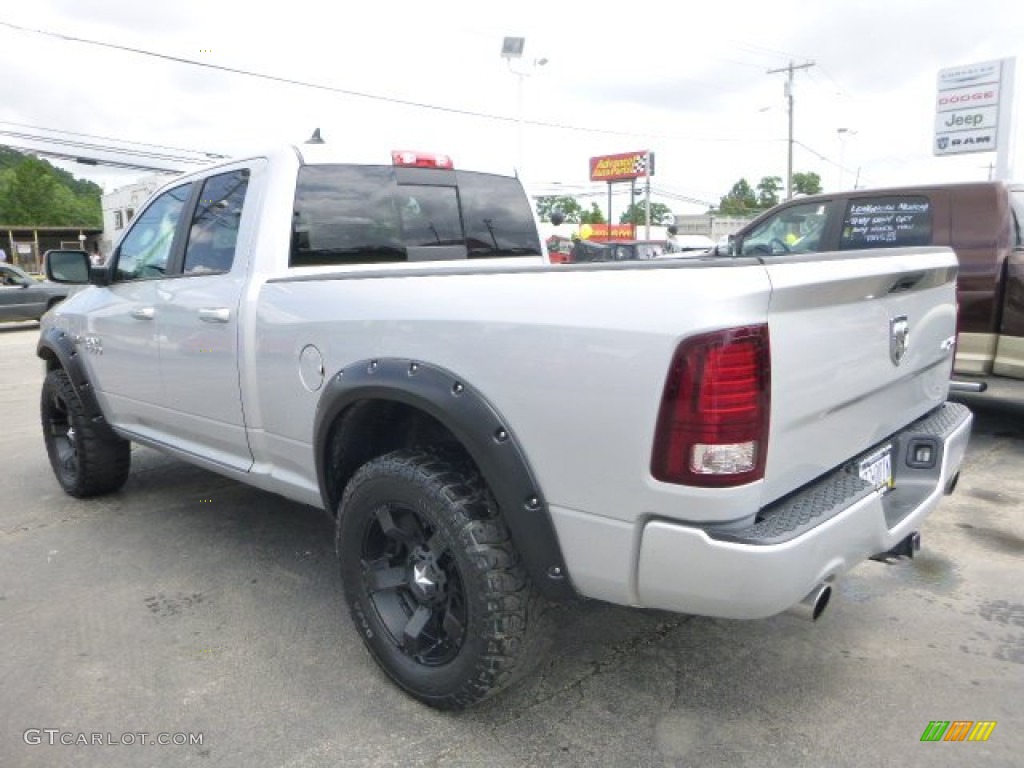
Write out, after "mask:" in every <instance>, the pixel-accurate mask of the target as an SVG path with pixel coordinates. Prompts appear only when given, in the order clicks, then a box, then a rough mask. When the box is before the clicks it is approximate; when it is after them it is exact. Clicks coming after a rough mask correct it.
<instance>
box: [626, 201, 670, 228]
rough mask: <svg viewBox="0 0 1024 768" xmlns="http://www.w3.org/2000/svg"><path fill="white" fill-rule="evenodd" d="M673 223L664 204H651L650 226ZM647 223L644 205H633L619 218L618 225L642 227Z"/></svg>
mask: <svg viewBox="0 0 1024 768" xmlns="http://www.w3.org/2000/svg"><path fill="white" fill-rule="evenodd" d="M674 221H675V216H674V215H673V213H672V211H671V209H669V207H668V206H667V205H665V204H664V203H651V224H654V225H655V226H661V225H668V224H671V223H673V222H674ZM646 222H647V212H646V208H645V205H644V203H642V202H641V203H633V204H632V205H631V206H629V208H627V209H626V212H625V213H623V214H622V216H620V217H619V224H635V225H637V226H640V225H643V224H645V223H646Z"/></svg>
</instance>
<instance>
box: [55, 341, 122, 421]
mask: <svg viewBox="0 0 1024 768" xmlns="http://www.w3.org/2000/svg"><path fill="white" fill-rule="evenodd" d="M36 355H37V356H38V357H40V358H42V359H43V360H46V361H47V364H48V365H49V358H50V357H51V356H52V357H54V358H56V360H57V363H58V365H59V366H60V367H61V368H63V369H64V372H65V373H66V374H67V375H68V379H69V380H70V381H71V386H72V387H74V389H75V392H76V393H77V394H78V398H79V399H80V400H81V401H82V408H83V409H84V410H85V415H86V418H88V419H89V421H91V422H92V423H93V424H94V425H95V426H96V428H97V429H98V430H99V431H100V432H99V434H100V435H101V436H103V437H110V438H116V437H119V435H118V434H117V433H116V432H115V431H114V429H113V428H112V427H111V426H110V424H108V423H107V417H106V416H104V415H103V411H102V410H101V409H100V404H99V401H98V400H97V399H96V392H95V391H94V390H93V387H92V382H91V381H89V376H88V374H87V373H86V371H85V365H84V364H83V363H82V358H81V355H79V354H78V347H77V346H76V345H75V340H74V338H73V337H72V336H69V335H68V334H67V333H66V332H64V331H62V330H61V329H60V328H49V329H48V330H46V331H44V332H43V334H42V336H40V338H39V343H38V344H37V345H36Z"/></svg>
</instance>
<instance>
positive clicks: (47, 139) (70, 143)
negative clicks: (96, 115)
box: [0, 130, 210, 164]
mask: <svg viewBox="0 0 1024 768" xmlns="http://www.w3.org/2000/svg"><path fill="white" fill-rule="evenodd" d="M0 136H12V137H14V138H16V139H22V140H27V141H41V142H44V143H47V144H58V145H60V146H66V147H74V148H78V149H91V150H98V151H100V152H111V153H113V154H119V155H125V156H129V157H142V158H146V159H149V160H169V161H171V162H178V163H197V164H204V163H208V162H210V160H209V158H203V159H199V158H194V157H181V156H178V155H167V154H162V153H158V152H142V151H139V150H135V149H125V148H122V147H111V146H105V145H103V144H89V143H85V142H81V141H74V140H71V139H59V138H54V137H51V136H38V135H34V134H31V133H20V132H17V131H4V130H0Z"/></svg>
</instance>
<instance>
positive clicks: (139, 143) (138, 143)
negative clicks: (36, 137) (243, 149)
mask: <svg viewBox="0 0 1024 768" xmlns="http://www.w3.org/2000/svg"><path fill="white" fill-rule="evenodd" d="M0 125H13V126H14V127H15V128H28V129H29V130H33V131H49V132H50V133H62V134H64V135H66V136H81V137H83V138H86V139H100V140H101V141H116V142H118V143H119V144H131V145H134V146H139V147H152V148H154V149H169V150H172V151H174V152H190V153H192V154H195V155H205V156H206V157H208V158H212V159H216V160H220V159H223V158H226V157H228V156H227V155H222V154H220V153H217V152H206V151H204V150H200V149H187V148H185V147H170V146H167V145H165V144H150V143H148V142H144V141H130V140H128V139H118V138H115V137H113V136H97V135H96V134H93V133H78V132H76V131H66V130H63V129H60V128H47V127H45V126H42V125H29V124H28V123H13V122H11V121H10V120H0Z"/></svg>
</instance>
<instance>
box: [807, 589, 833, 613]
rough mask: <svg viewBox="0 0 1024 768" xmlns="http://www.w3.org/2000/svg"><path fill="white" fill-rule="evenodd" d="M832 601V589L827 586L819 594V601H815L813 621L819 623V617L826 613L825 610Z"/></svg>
mask: <svg viewBox="0 0 1024 768" xmlns="http://www.w3.org/2000/svg"><path fill="white" fill-rule="evenodd" d="M830 599H832V587H830V586H827V585H826V586H825V588H824V589H822V590H821V591H819V592H818V599H817V600H815V601H814V610H813V611H812V612H811V621H817V620H818V617H819V616H821V614H823V613H824V612H825V608H827V607H828V601H829V600H830Z"/></svg>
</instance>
